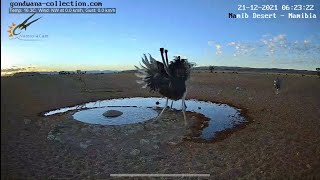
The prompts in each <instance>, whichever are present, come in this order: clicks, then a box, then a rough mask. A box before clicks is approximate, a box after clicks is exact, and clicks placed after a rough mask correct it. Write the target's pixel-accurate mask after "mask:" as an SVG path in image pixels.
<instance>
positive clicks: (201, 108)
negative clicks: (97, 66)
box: [44, 97, 248, 140]
mask: <svg viewBox="0 0 320 180" xmlns="http://www.w3.org/2000/svg"><path fill="white" fill-rule="evenodd" d="M165 101H166V99H165V98H155V97H150V98H142V97H135V98H121V99H111V100H102V101H96V102H89V103H86V104H82V105H78V106H74V107H67V108H62V109H57V110H54V111H50V112H47V113H45V114H44V115H45V116H49V115H54V114H58V113H64V112H67V111H70V110H78V111H77V112H76V113H74V114H73V118H74V119H75V120H78V121H81V122H85V123H90V124H101V125H123V124H132V123H139V122H144V121H148V120H151V119H153V118H155V117H157V116H158V112H157V111H155V110H154V109H155V108H163V106H164V105H165ZM181 104H182V101H181V100H179V101H174V102H173V106H172V108H173V109H175V110H181ZM168 105H169V106H170V105H171V100H170V101H169V103H168ZM186 106H187V108H186V111H190V112H196V113H199V114H202V115H204V116H205V117H207V118H208V119H209V124H208V126H207V127H205V128H203V129H202V133H201V136H200V137H201V138H202V139H204V140H212V139H213V138H214V137H215V134H216V133H219V132H222V131H224V130H227V129H231V128H234V127H236V126H237V125H240V124H243V123H246V122H248V121H247V120H246V119H245V117H243V116H242V115H241V110H240V109H237V108H234V107H231V106H228V105H226V104H217V103H212V102H206V101H198V100H193V99H191V100H186ZM108 110H117V111H121V112H122V113H123V114H122V115H120V116H118V117H114V118H108V117H105V116H103V113H104V112H106V111H108Z"/></svg>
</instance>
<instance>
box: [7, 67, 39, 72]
mask: <svg viewBox="0 0 320 180" xmlns="http://www.w3.org/2000/svg"><path fill="white" fill-rule="evenodd" d="M34 68H35V67H34V66H28V67H18V66H12V67H11V68H4V69H1V72H5V73H11V72H18V71H28V70H30V69H34Z"/></svg>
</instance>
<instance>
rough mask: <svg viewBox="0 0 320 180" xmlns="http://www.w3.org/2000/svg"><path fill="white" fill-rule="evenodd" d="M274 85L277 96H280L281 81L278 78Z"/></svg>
mask: <svg viewBox="0 0 320 180" xmlns="http://www.w3.org/2000/svg"><path fill="white" fill-rule="evenodd" d="M273 83H274V84H273V85H274V87H275V88H276V94H279V90H280V79H279V78H278V77H277V78H276V79H275V80H274V81H273Z"/></svg>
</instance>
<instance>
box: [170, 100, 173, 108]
mask: <svg viewBox="0 0 320 180" xmlns="http://www.w3.org/2000/svg"><path fill="white" fill-rule="evenodd" d="M172 105H173V100H172V101H171V106H170V110H172Z"/></svg>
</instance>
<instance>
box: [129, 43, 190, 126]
mask: <svg viewBox="0 0 320 180" xmlns="http://www.w3.org/2000/svg"><path fill="white" fill-rule="evenodd" d="M160 53H161V57H162V62H159V61H157V60H155V59H154V58H153V57H152V56H151V55H150V54H149V60H148V58H147V56H146V55H145V54H144V57H142V63H143V64H144V65H141V63H140V66H141V68H138V67H137V66H135V67H136V68H137V71H138V73H135V75H136V76H137V77H139V78H142V80H137V83H138V84H144V83H145V85H144V86H142V88H146V87H148V88H150V91H155V92H159V93H160V94H161V95H163V96H164V97H166V98H167V99H166V104H165V106H164V108H163V109H162V111H161V113H160V114H159V116H158V118H159V117H160V116H161V115H162V114H163V112H164V110H165V109H166V108H167V106H168V99H171V100H175V101H176V100H179V99H182V108H181V109H182V113H183V118H184V122H185V125H186V126H187V119H186V114H185V109H186V105H185V98H186V95H187V88H186V81H187V80H188V79H189V78H190V69H191V67H192V66H194V65H195V64H193V63H189V62H188V60H187V59H181V57H180V56H175V57H174V59H173V61H170V63H169V61H168V50H164V48H160ZM164 54H165V57H166V59H165V58H164Z"/></svg>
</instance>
